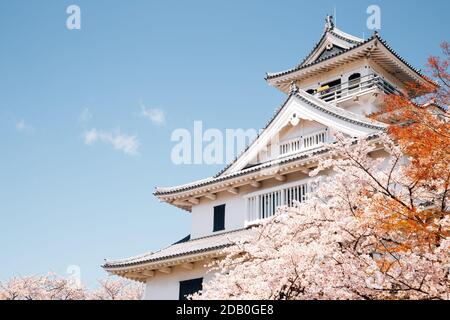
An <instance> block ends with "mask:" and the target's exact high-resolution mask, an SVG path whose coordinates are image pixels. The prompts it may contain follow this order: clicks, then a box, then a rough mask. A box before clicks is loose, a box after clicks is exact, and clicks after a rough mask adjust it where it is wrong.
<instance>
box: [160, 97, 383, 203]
mask: <svg viewBox="0 0 450 320" xmlns="http://www.w3.org/2000/svg"><path fill="white" fill-rule="evenodd" d="M291 96H295V97H296V98H297V99H300V100H301V101H303V102H304V103H307V104H309V105H311V106H312V107H314V108H316V109H318V110H320V111H321V112H324V113H327V114H330V115H332V116H334V117H336V118H339V119H341V120H344V121H347V122H350V123H353V124H357V125H360V126H363V127H367V128H371V129H374V130H379V131H381V130H384V129H385V127H386V126H385V125H384V124H383V123H381V122H378V121H374V120H371V119H369V118H367V117H364V116H360V115H357V114H355V113H353V112H350V111H347V110H344V109H342V108H339V107H336V106H334V105H332V104H330V103H327V102H325V101H323V100H321V99H319V98H316V97H313V96H312V95H310V94H308V93H306V92H305V91H303V90H299V91H298V92H295V93H292V94H291V95H289V97H288V98H287V99H286V101H285V103H284V104H283V105H282V106H281V107H280V108H279V109H278V110H277V111H276V112H275V114H274V115H273V117H272V118H271V119H270V120H269V122H268V123H267V124H266V126H265V127H264V129H263V130H262V131H261V132H263V131H264V130H266V129H267V128H268V127H269V125H270V124H271V123H272V122H273V121H274V120H275V118H276V117H277V115H278V114H279V113H280V112H281V110H282V109H283V108H284V107H285V106H286V104H287V102H288V101H289V99H290V98H291ZM260 134H261V133H260ZM260 134H259V135H258V136H257V137H256V138H255V140H253V142H252V143H250V144H249V145H248V146H247V147H246V148H245V149H244V150H243V151H242V152H241V154H240V155H239V156H238V157H236V158H235V159H234V160H233V161H232V162H231V163H230V164H228V165H227V166H226V167H225V168H224V169H222V170H221V171H220V172H219V173H218V174H216V175H215V176H214V177H210V178H206V179H202V180H197V181H194V182H191V183H188V184H184V185H180V186H175V187H165V188H164V187H159V188H157V189H156V191H155V192H154V194H155V195H165V194H171V193H176V192H181V191H187V190H190V189H193V188H197V187H202V186H206V185H209V184H212V183H216V182H220V181H224V180H227V179H232V178H235V177H237V176H242V175H245V174H248V173H252V172H256V171H258V170H261V169H265V168H268V167H270V166H273V165H280V164H284V163H287V162H290V161H294V160H298V159H302V158H305V157H310V156H314V155H317V154H320V153H324V152H326V151H327V150H328V148H317V149H315V150H313V151H308V152H302V151H300V152H298V153H296V154H294V155H292V156H289V157H284V158H280V159H276V160H272V161H268V162H264V163H261V164H259V165H255V166H252V167H250V168H246V169H243V170H241V171H239V172H235V173H230V174H226V175H223V173H224V172H225V171H226V170H228V169H229V168H230V167H231V166H232V165H233V164H234V163H235V162H236V160H237V159H239V157H240V156H241V155H242V154H243V153H245V152H246V151H247V150H248V149H249V148H250V147H251V146H252V145H253V144H254V143H255V141H256V140H258V137H259V136H260Z"/></svg>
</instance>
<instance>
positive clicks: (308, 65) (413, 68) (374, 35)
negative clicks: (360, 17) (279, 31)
mask: <svg viewBox="0 0 450 320" xmlns="http://www.w3.org/2000/svg"><path fill="white" fill-rule="evenodd" d="M374 39H378V40H379V41H380V42H381V43H382V44H383V45H384V46H385V47H386V49H388V51H389V52H390V53H392V54H393V55H394V56H395V57H396V58H397V59H399V60H400V61H401V62H402V63H404V64H405V65H406V66H407V67H408V68H409V69H411V70H412V71H413V72H415V73H416V74H417V75H418V76H420V77H421V78H424V79H426V80H427V81H429V80H428V78H427V77H425V75H424V74H423V73H422V72H421V70H419V69H417V68H415V67H413V66H412V65H411V64H410V63H408V62H407V61H406V60H405V59H404V58H403V57H401V56H400V55H399V54H398V53H397V52H396V51H395V50H394V49H392V48H391V47H390V46H389V45H388V43H387V42H386V40H384V39H382V38H381V37H380V35H379V34H378V33H376V32H375V33H374V34H373V35H372V36H371V37H369V38H368V39H367V40H365V41H363V42H359V43H356V44H355V45H354V46H352V47H350V48H348V49H345V50H342V51H341V52H338V53H336V54H334V55H330V56H327V57H326V58H322V59H318V60H315V61H313V62H311V63H308V64H304V62H303V63H302V64H299V65H298V66H296V67H294V68H292V69H288V70H285V71H280V72H276V73H267V75H266V80H269V79H273V78H277V77H280V76H283V75H286V74H290V73H293V72H295V71H299V70H302V69H306V68H308V67H310V66H313V65H316V64H318V63H320V62H323V61H327V60H331V59H333V58H335V57H338V56H340V55H342V54H344V53H346V52H349V51H352V50H355V49H357V48H359V47H361V46H363V45H364V44H366V43H369V42H371V41H372V40H374Z"/></svg>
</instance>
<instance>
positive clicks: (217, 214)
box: [213, 204, 225, 232]
mask: <svg viewBox="0 0 450 320" xmlns="http://www.w3.org/2000/svg"><path fill="white" fill-rule="evenodd" d="M221 230H225V205H224V204H222V205H220V206H216V207H214V225H213V232H216V231H221Z"/></svg>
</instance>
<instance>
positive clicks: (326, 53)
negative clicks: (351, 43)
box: [317, 45, 345, 60]
mask: <svg viewBox="0 0 450 320" xmlns="http://www.w3.org/2000/svg"><path fill="white" fill-rule="evenodd" d="M344 51H345V49H344V48H342V47H339V46H337V45H331V46H329V47H327V48H325V50H323V51H322V53H321V54H320V55H319V56H318V57H317V60H322V59H326V58H329V57H331V56H334V55H335V54H339V53H342V52H344Z"/></svg>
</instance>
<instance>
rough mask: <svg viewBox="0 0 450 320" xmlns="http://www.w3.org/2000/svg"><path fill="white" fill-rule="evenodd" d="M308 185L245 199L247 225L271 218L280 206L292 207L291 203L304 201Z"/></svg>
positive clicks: (298, 185)
mask: <svg viewBox="0 0 450 320" xmlns="http://www.w3.org/2000/svg"><path fill="white" fill-rule="evenodd" d="M309 191H310V187H309V184H308V183H302V184H297V185H293V186H288V187H284V188H281V189H278V190H273V191H270V192H265V193H261V194H258V195H254V196H250V197H248V198H247V218H246V220H247V224H251V223H255V222H258V221H260V220H264V219H267V218H269V217H271V216H273V215H274V214H275V213H276V211H277V209H278V208H279V207H281V206H292V205H293V201H294V200H296V201H299V202H304V201H306V196H307V193H308V192H309Z"/></svg>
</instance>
